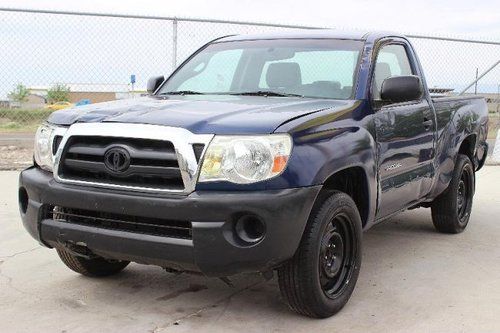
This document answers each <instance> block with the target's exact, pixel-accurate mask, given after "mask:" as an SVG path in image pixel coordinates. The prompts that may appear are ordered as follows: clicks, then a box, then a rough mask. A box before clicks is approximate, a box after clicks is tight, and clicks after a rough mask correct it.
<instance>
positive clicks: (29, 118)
mask: <svg viewBox="0 0 500 333" xmlns="http://www.w3.org/2000/svg"><path fill="white" fill-rule="evenodd" d="M52 112H53V111H52V110H45V109H36V110H28V109H0V123H3V124H4V125H3V126H2V127H4V126H6V124H8V123H11V122H12V123H18V124H19V125H20V126H26V125H36V124H40V123H42V122H43V121H44V120H45V119H47V117H48V116H49V115H50V114H51V113H52Z"/></svg>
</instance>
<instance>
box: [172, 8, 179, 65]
mask: <svg viewBox="0 0 500 333" xmlns="http://www.w3.org/2000/svg"><path fill="white" fill-rule="evenodd" d="M177 23H178V21H177V18H175V17H174V19H173V20H172V71H173V70H174V69H175V67H177Z"/></svg>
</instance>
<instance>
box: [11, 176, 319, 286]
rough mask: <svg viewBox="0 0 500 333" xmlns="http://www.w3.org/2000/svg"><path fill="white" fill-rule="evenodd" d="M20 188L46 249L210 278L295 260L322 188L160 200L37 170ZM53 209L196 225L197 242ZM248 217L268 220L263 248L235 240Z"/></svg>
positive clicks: (27, 216)
mask: <svg viewBox="0 0 500 333" xmlns="http://www.w3.org/2000/svg"><path fill="white" fill-rule="evenodd" d="M19 184H20V185H19V186H20V193H21V192H23V190H22V188H24V189H25V190H26V192H25V193H27V197H28V200H27V206H25V207H21V216H22V220H23V224H24V226H25V228H26V229H27V230H28V232H29V233H30V234H31V236H33V237H34V238H35V239H37V240H38V241H39V242H41V243H42V244H44V245H46V246H50V247H58V246H64V244H68V243H72V244H73V243H79V244H85V245H86V247H87V248H88V250H90V251H91V252H92V253H94V254H97V255H101V256H103V257H107V258H113V259H120V260H130V261H135V262H139V263H145V264H153V265H159V266H163V267H171V268H177V269H182V270H188V271H199V272H202V273H204V274H206V275H209V276H228V275H232V274H235V273H240V272H252V271H265V270H268V269H272V268H273V267H276V266H277V265H278V264H279V263H281V262H283V261H284V260H286V259H289V258H290V257H292V256H293V254H294V252H295V250H296V249H297V247H298V245H299V242H300V239H301V237H302V232H303V230H304V227H305V224H306V222H307V219H308V216H309V214H310V211H311V209H312V206H313V204H314V200H315V199H316V196H317V194H318V192H319V190H320V187H319V186H315V187H306V188H294V189H284V190H277V191H255V192H216V191H213V192H208V191H203V192H201V191H199V192H194V193H192V194H190V195H189V196H185V197H175V196H164V195H161V196H153V195H146V194H138V193H124V192H119V191H111V190H102V189H96V188H91V187H82V186H73V185H71V186H70V185H64V184H60V183H57V182H56V181H55V180H54V179H53V177H52V175H51V174H49V173H47V172H45V171H43V170H40V169H38V168H34V167H32V168H29V169H27V170H25V171H23V172H22V173H21V175H20V179H19ZM20 202H21V200H20ZM21 206H22V204H21ZM49 206H61V207H71V208H74V209H82V210H91V211H99V212H105V213H113V214H121V215H133V216H142V217H145V218H158V217H168V218H169V219H175V220H185V221H190V222H191V226H192V237H191V239H181V238H173V237H163V236H157V235H149V234H144V233H134V232H131V231H121V230H112V229H104V228H99V227H95V226H88V225H82V224H75V223H63V222H59V221H56V220H54V219H52V218H49V217H48V215H47V207H49ZM23 210H24V211H25V213H23V212H22V211H23ZM242 214H252V215H254V216H257V217H258V218H259V219H261V220H262V221H263V222H264V223H265V229H266V232H265V236H264V238H263V239H262V240H261V241H260V242H258V243H257V244H254V245H251V246H249V245H241V244H238V243H237V242H236V243H235V242H234V241H232V240H231V239H232V237H233V236H234V235H232V233H233V232H234V228H233V227H232V225H233V224H234V220H235V219H236V218H237V217H238V216H241V215H242Z"/></svg>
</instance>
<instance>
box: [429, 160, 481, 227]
mask: <svg viewBox="0 0 500 333" xmlns="http://www.w3.org/2000/svg"><path fill="white" fill-rule="evenodd" d="M474 190H475V174H474V167H473V165H472V162H471V161H470V159H469V157H467V156H466V155H462V154H459V155H458V157H457V161H456V163H455V169H454V170H453V177H452V180H451V182H450V184H449V185H448V188H447V189H446V190H445V191H444V192H443V193H442V194H441V195H439V196H438V197H437V198H436V199H435V200H434V202H433V203H432V206H431V209H432V222H433V223H434V226H435V227H436V229H437V230H438V231H439V232H443V233H452V234H456V233H460V232H462V231H464V230H465V228H466V227H467V224H468V223H469V219H470V214H471V210H472V201H473V197H474Z"/></svg>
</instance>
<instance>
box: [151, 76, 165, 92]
mask: <svg viewBox="0 0 500 333" xmlns="http://www.w3.org/2000/svg"><path fill="white" fill-rule="evenodd" d="M163 81H165V78H164V77H163V76H154V77H152V78H150V79H149V80H148V86H147V91H148V94H150V95H151V94H153V93H154V92H155V91H156V89H158V87H159V86H160V85H161V84H162V83H163Z"/></svg>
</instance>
